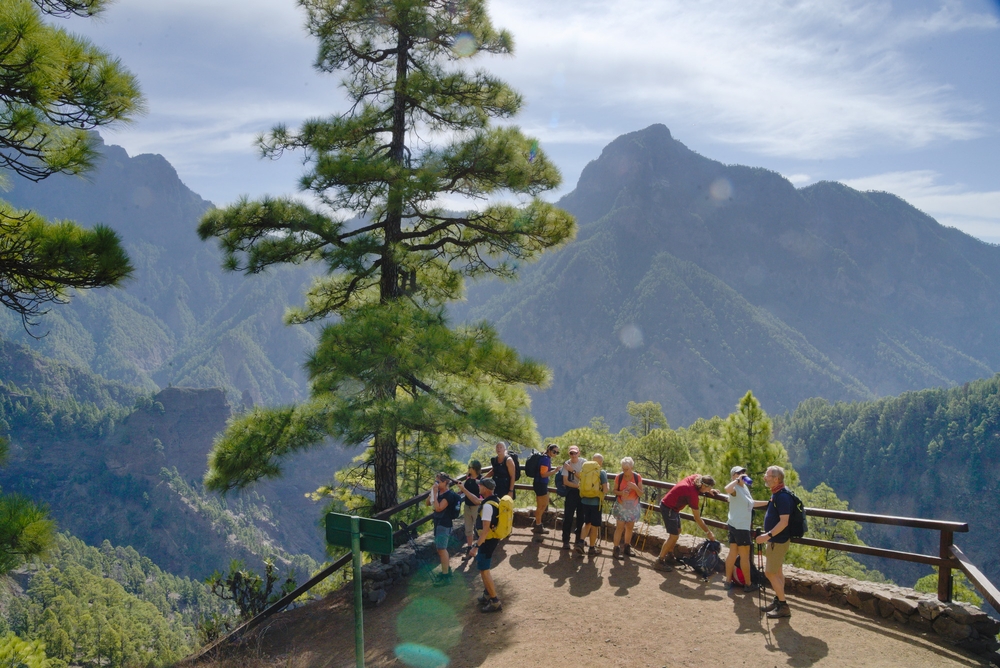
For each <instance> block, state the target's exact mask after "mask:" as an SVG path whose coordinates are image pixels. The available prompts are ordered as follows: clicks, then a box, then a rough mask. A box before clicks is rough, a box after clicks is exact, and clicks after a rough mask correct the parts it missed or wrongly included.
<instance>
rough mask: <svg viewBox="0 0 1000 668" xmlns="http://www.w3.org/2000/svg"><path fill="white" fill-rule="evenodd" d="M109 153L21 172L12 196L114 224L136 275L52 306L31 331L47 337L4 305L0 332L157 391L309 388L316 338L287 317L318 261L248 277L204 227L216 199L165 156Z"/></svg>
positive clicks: (246, 393)
mask: <svg viewBox="0 0 1000 668" xmlns="http://www.w3.org/2000/svg"><path fill="white" fill-rule="evenodd" d="M100 154H101V159H100V162H99V166H98V168H97V169H96V170H94V172H93V173H91V174H89V175H88V176H87V177H86V178H80V177H72V176H63V175H56V176H53V177H50V178H49V179H46V180H45V181H42V182H41V183H31V182H26V181H16V182H15V183H14V184H13V188H12V189H11V191H10V192H8V193H5V194H4V197H5V199H7V200H8V201H10V202H11V203H12V204H13V205H15V206H18V207H22V208H30V209H34V210H37V211H38V212H40V213H41V214H43V215H45V216H48V217H50V218H70V219H73V220H76V221H78V222H80V223H82V224H84V225H92V224H95V223H105V224H107V225H110V226H111V227H112V228H114V229H115V230H116V231H117V232H118V233H119V234H120V235H121V236H122V239H123V241H124V245H125V247H126V249H127V250H128V253H129V256H130V257H131V259H132V263H133V264H134V265H135V267H136V272H135V275H134V276H133V278H132V279H131V280H130V281H129V282H128V283H127V284H126V285H125V286H124V288H122V289H107V290H94V291H90V292H83V293H77V294H75V295H74V296H73V299H72V301H71V302H70V303H69V304H68V305H64V306H58V305H57V306H55V307H53V308H52V309H51V311H50V313H49V314H48V315H46V316H45V317H44V318H43V319H42V322H41V324H40V326H39V327H38V330H37V331H35V332H33V334H35V335H36V336H37V335H39V334H44V335H45V336H44V337H43V338H41V340H38V341H35V340H33V339H32V338H31V337H30V336H28V335H27V333H25V332H24V331H23V329H22V327H21V324H20V320H19V319H17V318H15V317H12V316H11V314H8V313H0V337H2V338H5V339H8V340H13V341H19V342H22V343H25V344H27V345H30V346H31V347H32V348H33V349H35V350H37V351H39V352H41V353H42V354H44V355H46V356H48V357H51V358H55V359H60V360H64V361H66V362H70V363H71V364H74V365H76V366H78V367H80V368H83V369H87V370H89V371H92V372H94V373H98V374H100V375H102V376H104V377H105V378H107V379H111V380H117V381H121V382H123V383H127V384H129V385H133V386H138V387H144V388H146V389H149V390H155V389H158V388H163V387H167V386H169V385H171V384H173V385H183V386H191V387H222V388H224V389H225V390H226V393H227V395H228V397H229V399H230V401H231V402H232V403H233V404H234V405H237V406H239V405H241V404H254V403H265V404H274V403H283V402H290V401H294V400H296V399H300V398H302V397H304V396H305V387H306V385H305V383H306V378H305V375H304V373H303V371H302V363H303V361H304V359H305V354H306V351H307V350H309V349H310V348H311V347H312V344H313V341H314V337H313V335H312V333H310V332H309V331H308V330H307V329H306V328H304V327H298V326H297V327H286V326H285V325H284V324H283V323H282V320H281V318H282V314H283V313H284V310H285V308H286V307H287V305H288V304H291V303H297V302H298V301H299V300H301V296H302V294H303V291H304V290H305V287H306V286H307V285H308V282H309V279H310V273H309V272H310V270H309V269H306V268H299V267H287V268H280V269H277V270H275V271H272V272H268V273H267V274H264V275H261V276H255V277H253V278H251V279H247V278H244V277H243V276H242V275H238V274H229V273H225V272H223V271H222V269H221V267H220V261H221V255H220V253H219V252H218V251H217V250H216V248H215V246H214V245H213V244H208V243H204V242H202V241H201V240H199V239H198V237H197V234H196V233H195V229H196V227H197V225H198V220H199V219H200V217H201V215H202V214H203V213H204V212H205V211H206V210H207V209H208V208H209V207H210V206H211V204H210V203H209V202H207V201H205V200H203V199H202V198H201V197H199V196H198V195H196V194H195V193H193V192H191V190H190V189H188V188H187V186H185V185H184V184H183V183H182V182H181V180H180V179H179V178H178V176H177V172H176V171H175V170H174V168H173V167H171V166H170V164H169V163H168V162H167V161H166V159H164V158H163V157H162V156H159V155H138V156H135V157H129V156H128V154H127V153H126V152H125V150H124V149H122V148H121V147H118V146H105V145H102V146H101V148H100Z"/></svg>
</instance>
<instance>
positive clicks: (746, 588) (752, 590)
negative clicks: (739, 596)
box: [743, 584, 759, 594]
mask: <svg viewBox="0 0 1000 668" xmlns="http://www.w3.org/2000/svg"><path fill="white" fill-rule="evenodd" d="M757 589H759V587H758V586H757V585H752V584H751V585H743V593H744V594H756V593H757Z"/></svg>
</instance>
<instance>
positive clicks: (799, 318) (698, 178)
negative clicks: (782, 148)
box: [455, 125, 1000, 434]
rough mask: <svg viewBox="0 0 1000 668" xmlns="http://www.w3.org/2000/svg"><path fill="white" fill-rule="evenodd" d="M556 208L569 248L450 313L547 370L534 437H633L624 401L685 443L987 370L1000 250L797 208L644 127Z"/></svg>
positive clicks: (832, 207)
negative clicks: (572, 218)
mask: <svg viewBox="0 0 1000 668" xmlns="http://www.w3.org/2000/svg"><path fill="white" fill-rule="evenodd" d="M560 205H561V206H563V207H564V208H566V209H567V210H569V211H570V212H572V213H573V214H574V215H576V216H577V220H578V223H579V234H578V237H577V239H576V241H574V242H573V243H572V244H570V245H569V246H568V247H567V248H565V249H564V250H561V251H558V252H556V253H552V254H549V255H546V256H545V257H544V258H543V259H542V260H541V261H540V262H539V263H538V264H536V265H533V266H531V267H527V268H526V269H525V270H524V272H523V276H522V279H521V281H520V282H518V283H515V284H510V285H503V286H498V285H493V284H487V285H481V286H475V287H473V288H472V289H471V290H470V291H469V298H468V302H467V304H465V305H463V306H461V307H460V308H457V309H455V314H456V315H457V316H458V317H463V318H470V319H480V318H485V319H488V320H491V321H493V322H495V323H497V326H498V328H499V331H500V333H501V335H502V336H503V338H504V340H505V341H507V342H508V343H510V344H512V345H513V346H515V347H516V348H517V349H518V350H519V351H520V352H521V353H523V354H526V355H529V356H531V357H534V358H536V359H540V360H543V361H544V362H545V363H546V364H548V365H549V366H550V367H551V368H552V370H553V372H554V382H553V384H552V387H551V389H549V390H547V391H544V392H539V393H537V394H536V395H535V398H534V406H533V412H534V414H535V417H536V419H537V420H538V423H539V426H540V428H541V430H542V432H543V433H546V434H558V433H562V432H563V431H565V430H567V429H569V428H572V427H577V426H580V425H583V424H586V423H587V422H588V421H589V420H590V418H591V417H593V416H597V415H600V416H604V417H605V418H606V419H607V420H608V422H609V423H610V424H611V425H612V426H614V427H617V426H620V425H623V424H627V415H626V413H625V406H626V404H627V403H628V401H630V400H634V401H646V400H655V401H659V402H661V403H662V404H663V408H664V411H665V412H666V414H667V417H668V418H669V420H670V421H671V423H672V424H675V425H686V424H688V423H690V422H692V421H693V420H694V419H696V418H698V417H708V416H712V415H726V414H727V413H729V412H731V411H732V410H733V407H734V406H735V404H736V402H737V400H738V399H739V398H740V397H741V396H742V395H743V394H744V393H745V392H746V391H747V390H748V389H749V390H753V392H754V394H755V395H757V396H758V397H759V398H760V400H761V401H762V403H763V405H764V407H765V408H766V410H768V411H770V412H772V413H774V412H782V411H785V410H792V409H794V408H795V407H796V405H797V404H798V403H799V402H800V401H802V400H803V399H806V398H808V397H814V396H821V397H825V398H827V399H830V400H862V399H871V398H875V397H879V396H885V395H892V394H898V393H900V392H903V391H905V390H911V389H921V388H926V387H937V386H949V385H955V384H957V383H961V382H965V381H968V380H971V379H975V378H981V377H986V376H990V375H992V374H993V373H994V372H995V371H996V370H997V369H1000V346H998V344H997V340H998V339H997V335H998V333H1000V246H995V245H991V244H986V243H983V242H981V241H978V240H977V239H974V238H972V237H970V236H968V235H966V234H964V233H962V232H960V231H958V230H955V229H950V228H946V227H943V226H942V225H940V224H938V223H937V222H935V221H934V220H933V219H932V218H930V217H929V216H927V215H925V214H923V213H921V212H920V211H918V210H917V209H915V208H913V207H912V206H910V205H909V204H907V203H906V202H904V201H903V200H901V199H900V198H898V197H896V196H894V195H890V194H887V193H882V192H866V193H861V192H858V191H856V190H853V189H851V188H848V187H847V186H844V185H842V184H839V183H831V182H821V183H817V184H814V185H812V186H809V187H807V188H802V189H796V188H795V187H793V186H792V184H791V183H789V182H788V181H787V180H786V179H785V178H783V177H782V176H781V175H780V174H777V173H775V172H771V171H768V170H765V169H760V168H751V167H743V166H739V165H724V164H722V163H719V162H716V161H714V160H710V159H708V158H705V157H703V156H701V155H698V154H697V153H695V152H694V151H691V150H690V149H688V148H687V147H685V146H684V145H683V144H682V143H680V142H678V141H676V140H675V139H673V138H672V137H671V135H670V131H669V130H668V129H667V128H666V127H664V126H663V125H653V126H651V127H649V128H646V129H645V130H642V131H639V132H633V133H631V134H627V135H624V136H622V137H619V138H618V139H616V140H615V141H613V142H612V143H611V144H609V145H608V146H607V147H606V148H605V149H604V151H603V153H602V154H601V156H600V157H599V158H598V159H597V160H594V161H593V162H591V163H590V164H589V165H588V166H587V167H586V168H585V169H584V171H583V173H582V175H581V177H580V180H579V182H578V184H577V187H576V189H575V190H574V191H573V192H572V193H570V194H568V195H567V196H565V197H564V198H563V199H562V200H561V201H560Z"/></svg>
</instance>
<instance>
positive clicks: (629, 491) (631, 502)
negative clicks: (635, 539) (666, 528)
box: [611, 457, 642, 559]
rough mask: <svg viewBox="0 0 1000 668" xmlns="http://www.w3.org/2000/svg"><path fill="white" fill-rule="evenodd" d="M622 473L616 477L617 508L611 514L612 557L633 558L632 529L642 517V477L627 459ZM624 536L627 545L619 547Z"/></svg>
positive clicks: (624, 460)
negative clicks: (613, 525) (612, 523)
mask: <svg viewBox="0 0 1000 668" xmlns="http://www.w3.org/2000/svg"><path fill="white" fill-rule="evenodd" d="M621 466H622V472H621V473H619V474H618V475H616V476H615V488H614V492H615V507H614V508H613V509H612V511H611V514H612V515H614V517H615V537H614V540H612V541H611V542H612V543H613V544H614V548H613V549H612V550H611V556H612V557H613V558H615V559H617V558H618V556H619V555H622V556H626V557H631V556H632V529H633V528H634V527H635V523H636V522H638V521H639V518H640V517H642V505H640V503H639V499H641V498H642V476H640V475H639V474H638V473H636V472H635V460H634V459H632V458H631V457H625V458H623V459H622V461H621ZM623 534H624V538H625V545H624V546H623V547H619V545H620V544H621V541H622V537H623Z"/></svg>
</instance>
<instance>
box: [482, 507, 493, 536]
mask: <svg viewBox="0 0 1000 668" xmlns="http://www.w3.org/2000/svg"><path fill="white" fill-rule="evenodd" d="M480 508H482V509H483V515H482V517H483V528H484V529H486V528H489V526H490V522H491V521H492V520H493V505H492V504H489V503H486V502H483V505H481V506H480Z"/></svg>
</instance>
